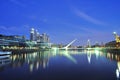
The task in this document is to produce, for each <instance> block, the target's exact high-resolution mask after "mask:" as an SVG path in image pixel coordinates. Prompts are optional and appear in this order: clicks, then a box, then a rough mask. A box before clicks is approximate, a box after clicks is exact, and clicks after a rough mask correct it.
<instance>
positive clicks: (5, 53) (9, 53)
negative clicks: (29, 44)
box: [0, 51, 12, 56]
mask: <svg viewBox="0 0 120 80" xmlns="http://www.w3.org/2000/svg"><path fill="white" fill-rule="evenodd" d="M11 54H12V52H8V51H5V52H4V51H0V56H3V55H11Z"/></svg>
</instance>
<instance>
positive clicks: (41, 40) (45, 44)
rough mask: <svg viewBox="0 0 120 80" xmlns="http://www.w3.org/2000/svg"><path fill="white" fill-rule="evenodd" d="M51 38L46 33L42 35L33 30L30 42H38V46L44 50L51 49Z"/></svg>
mask: <svg viewBox="0 0 120 80" xmlns="http://www.w3.org/2000/svg"><path fill="white" fill-rule="evenodd" d="M49 40H50V39H49V36H48V35H47V34H46V33H43V34H40V33H39V32H38V30H35V29H34V28H31V30H30V41H32V42H34V41H35V42H37V46H39V47H42V48H50V47H51V44H50V43H49Z"/></svg>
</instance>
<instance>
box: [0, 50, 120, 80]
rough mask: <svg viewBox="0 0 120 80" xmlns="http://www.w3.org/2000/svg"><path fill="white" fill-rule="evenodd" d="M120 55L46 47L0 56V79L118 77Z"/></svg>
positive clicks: (103, 79) (94, 79)
mask: <svg viewBox="0 0 120 80" xmlns="http://www.w3.org/2000/svg"><path fill="white" fill-rule="evenodd" d="M119 61H120V55H118V54H112V53H105V52H100V51H97V50H96V51H78V50H74V51H72V50H71V51H67V50H62V51H61V50H49V51H40V52H35V53H21V54H14V55H11V56H6V57H0V80H119V72H120V62H119Z"/></svg>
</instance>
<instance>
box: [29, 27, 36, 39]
mask: <svg viewBox="0 0 120 80" xmlns="http://www.w3.org/2000/svg"><path fill="white" fill-rule="evenodd" d="M34 35H35V29H34V28H31V30H30V40H31V41H34V40H35V36H34Z"/></svg>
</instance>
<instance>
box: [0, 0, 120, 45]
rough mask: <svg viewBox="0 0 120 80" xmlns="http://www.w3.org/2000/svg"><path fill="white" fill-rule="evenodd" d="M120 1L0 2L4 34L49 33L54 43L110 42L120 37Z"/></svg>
mask: <svg viewBox="0 0 120 80" xmlns="http://www.w3.org/2000/svg"><path fill="white" fill-rule="evenodd" d="M119 4H120V0H0V34H5V35H15V34H16V35H26V37H27V38H29V35H30V34H29V31H30V28H32V27H33V28H35V29H38V31H39V32H40V33H47V34H48V35H49V36H50V40H51V42H52V43H69V42H70V41H71V40H73V39H77V42H76V43H75V44H77V45H85V44H87V40H88V39H90V41H91V43H92V44H94V43H95V42H99V43H100V42H104V43H105V42H109V41H112V40H114V36H113V35H112V32H113V31H116V32H117V33H118V34H120V28H119V27H120V22H119V21H120V5H119Z"/></svg>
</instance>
